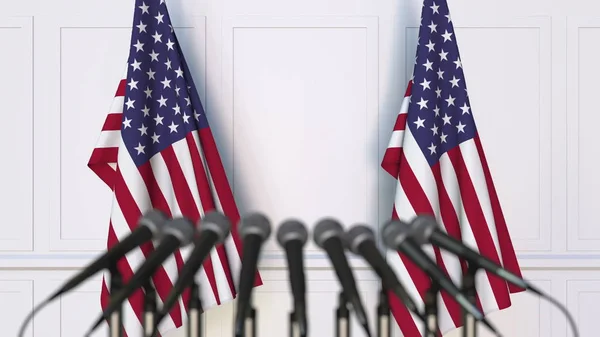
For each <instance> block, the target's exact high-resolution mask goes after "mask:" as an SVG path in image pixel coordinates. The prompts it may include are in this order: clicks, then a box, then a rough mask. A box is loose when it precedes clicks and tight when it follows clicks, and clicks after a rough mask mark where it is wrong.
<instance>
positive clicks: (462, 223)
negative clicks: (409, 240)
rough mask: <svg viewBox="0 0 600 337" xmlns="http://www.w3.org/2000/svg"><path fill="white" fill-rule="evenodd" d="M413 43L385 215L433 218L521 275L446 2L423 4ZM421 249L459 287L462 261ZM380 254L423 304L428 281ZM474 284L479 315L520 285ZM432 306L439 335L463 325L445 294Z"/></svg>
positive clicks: (407, 320) (484, 278)
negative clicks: (391, 198) (390, 196)
mask: <svg viewBox="0 0 600 337" xmlns="http://www.w3.org/2000/svg"><path fill="white" fill-rule="evenodd" d="M418 41H419V42H418V46H417V55H416V64H415V67H414V72H413V78H412V80H411V81H410V82H409V83H408V88H407V90H406V94H405V97H404V101H403V103H402V107H401V109H400V113H399V114H398V117H397V118H396V124H395V125H394V131H393V133H392V137H391V140H390V142H389V145H388V148H387V150H386V152H385V155H384V158H383V162H382V167H383V168H384V169H385V170H386V171H387V172H388V173H389V174H390V175H392V176H393V177H394V178H396V181H397V183H396V195H395V200H394V208H393V212H392V217H393V218H395V219H398V218H399V219H402V220H408V221H409V220H411V219H412V218H413V217H414V216H415V215H416V214H430V215H434V216H435V217H436V218H437V220H438V222H439V223H440V224H441V226H442V228H443V229H444V230H445V231H446V232H447V233H448V234H450V235H452V236H454V237H456V238H460V239H462V240H463V242H464V243H465V244H467V245H469V246H471V247H473V248H476V249H477V251H479V253H481V254H483V255H485V256H487V257H488V258H490V259H492V260H494V261H495V262H498V263H501V264H502V265H503V266H504V267H505V268H507V269H508V270H510V271H512V272H514V273H515V274H517V275H520V269H519V265H518V263H517V259H516V256H515V252H514V249H513V245H512V242H511V239H510V236H509V233H508V230H507V226H506V222H505V221H504V216H503V214H502V210H501V207H500V203H499V201H498V196H497V194H496V190H495V188H494V184H493V181H492V176H491V174H490V170H489V167H488V164H487V161H486V159H485V155H484V152H483V147H482V145H481V140H480V137H479V134H478V132H477V129H476V127H475V121H474V119H473V114H472V111H471V103H470V102H469V97H468V94H467V88H466V85H465V77H464V73H463V68H462V63H461V59H460V55H459V52H458V45H457V42H456V34H455V30H454V28H453V25H452V20H451V17H450V12H449V10H448V5H447V3H446V1H444V0H435V1H432V0H425V1H424V3H423V10H422V16H421V26H420V28H419V38H418ZM426 249H427V252H428V253H429V254H430V255H431V256H432V258H434V259H435V261H436V262H437V264H438V265H439V266H440V267H441V268H442V269H443V270H444V271H446V272H447V274H448V275H449V276H450V277H451V279H452V280H453V281H454V282H455V283H456V284H460V283H461V278H462V273H463V271H464V270H465V263H464V261H459V259H457V258H456V257H455V256H453V255H451V254H448V253H446V252H444V251H440V250H439V249H437V248H433V247H431V246H429V247H427V248H426ZM387 258H388V261H389V262H390V264H391V265H392V266H393V267H394V268H395V270H396V272H397V273H398V275H399V276H401V279H402V281H403V282H404V283H405V285H406V287H407V290H408V291H409V292H410V293H411V295H412V296H413V297H414V298H415V299H421V301H420V305H421V308H423V307H422V305H423V302H422V298H423V297H422V296H423V294H424V293H425V292H426V290H427V289H428V287H429V284H430V281H429V278H428V277H427V276H426V275H425V274H424V273H423V272H422V271H420V270H419V269H418V268H417V267H416V266H415V265H414V264H413V263H411V262H410V261H409V260H408V259H406V257H404V256H402V255H400V254H398V253H396V252H392V253H389V254H388V257H387ZM476 282H477V295H478V296H477V297H478V298H477V299H478V305H479V307H480V308H482V309H483V311H484V312H485V313H489V312H492V311H495V310H499V309H504V308H507V307H508V306H510V297H509V294H510V293H514V292H517V291H520V290H521V289H518V288H514V287H512V286H509V285H507V283H506V282H504V281H502V280H501V279H499V278H497V277H495V276H492V275H490V274H487V273H484V272H480V273H478V275H477V278H476ZM390 301H391V302H392V311H393V314H394V317H395V319H396V321H397V323H398V324H399V326H400V329H401V331H402V333H403V335H404V336H407V337H414V336H421V333H422V331H423V327H422V326H421V325H420V324H417V321H416V320H415V319H414V317H412V316H411V314H410V313H409V312H408V311H407V310H406V308H405V307H404V306H403V305H402V304H400V303H399V302H398V301H397V300H396V299H395V298H393V297H391V298H390ZM438 305H439V316H438V317H439V328H440V331H441V332H442V333H445V332H447V331H449V330H452V329H454V328H456V327H459V326H461V325H462V319H461V310H460V307H459V306H458V304H457V303H456V302H455V301H453V300H452V299H451V298H450V297H449V296H448V294H446V293H442V294H441V296H440V297H439V298H438Z"/></svg>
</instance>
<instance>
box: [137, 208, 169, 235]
mask: <svg viewBox="0 0 600 337" xmlns="http://www.w3.org/2000/svg"><path fill="white" fill-rule="evenodd" d="M167 220H168V218H167V216H166V215H165V214H164V213H163V212H161V211H159V210H157V209H151V210H149V211H147V212H146V213H144V214H143V215H142V217H141V218H140V220H139V221H138V226H145V227H148V229H150V231H151V232H152V236H153V237H159V236H160V235H162V232H163V230H164V228H165V224H166V223H167Z"/></svg>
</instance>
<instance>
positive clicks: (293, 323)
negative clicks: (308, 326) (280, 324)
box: [290, 311, 300, 337]
mask: <svg viewBox="0 0 600 337" xmlns="http://www.w3.org/2000/svg"><path fill="white" fill-rule="evenodd" d="M290 337H300V329H298V320H297V319H296V312H295V311H292V312H290Z"/></svg>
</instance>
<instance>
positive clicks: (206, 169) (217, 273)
mask: <svg viewBox="0 0 600 337" xmlns="http://www.w3.org/2000/svg"><path fill="white" fill-rule="evenodd" d="M133 21H134V22H133V32H132V36H131V45H130V51H129V58H128V66H127V71H126V74H125V76H124V78H123V79H122V80H121V81H120V83H119V85H118V88H117V92H116V95H115V98H114V100H113V103H112V106H111V108H110V111H109V113H108V115H107V116H106V120H105V122H104V126H103V127H102V132H101V134H100V139H99V140H98V142H97V145H96V147H95V148H94V150H93V152H92V155H91V158H90V160H89V164H88V166H89V167H90V168H91V169H92V170H93V171H94V172H95V173H96V174H97V175H98V177H100V178H101V179H102V180H103V181H104V182H105V183H106V184H107V185H108V187H110V188H111V189H112V191H113V200H112V202H113V206H112V211H111V214H110V224H109V229H108V242H107V245H108V248H110V247H111V246H113V245H114V244H116V243H117V242H118V241H119V238H122V237H124V236H126V235H128V234H129V233H130V232H131V230H132V229H133V228H134V227H135V226H136V223H137V221H138V219H139V218H140V215H141V214H142V213H143V212H145V211H146V210H148V209H151V208H158V209H160V210H162V211H163V212H165V213H166V214H168V215H169V216H180V215H183V216H186V217H188V218H189V219H191V220H192V221H194V222H196V221H198V220H199V219H200V218H201V217H202V216H203V215H204V214H205V213H206V212H208V211H210V210H214V209H217V210H219V211H221V212H223V213H224V214H225V215H227V216H228V218H229V219H230V220H231V221H232V223H233V224H234V226H233V228H232V231H231V235H230V236H229V237H228V238H227V240H226V242H225V243H224V244H222V245H220V246H218V247H217V248H216V249H213V251H212V253H211V254H210V258H208V259H207V260H206V262H205V263H204V266H203V268H202V270H201V272H200V273H199V275H198V276H197V281H198V282H199V284H200V289H201V291H202V297H203V307H204V308H205V309H206V308H210V307H211V306H214V305H218V304H220V303H223V302H224V301H227V300H231V299H233V298H234V297H235V296H236V289H235V285H234V279H233V275H237V274H238V273H239V269H240V264H241V262H240V253H241V244H240V242H239V240H238V233H237V228H236V226H235V225H236V224H237V222H238V220H239V214H238V210H237V207H236V204H235V202H234V198H233V195H232V192H231V189H230V187H229V183H228V181H227V177H226V175H225V170H224V169H223V165H222V163H221V159H220V156H219V153H218V151H217V146H216V144H215V141H214V139H213V135H212V133H211V130H210V128H209V125H208V120H207V118H206V114H205V111H204V109H203V107H202V103H201V102H200V98H199V96H198V94H197V91H196V87H195V86H194V82H193V80H192V76H191V73H190V71H189V68H188V66H187V64H186V61H185V58H184V56H183V53H182V50H181V48H180V45H179V43H178V41H177V37H176V34H175V32H174V29H173V26H172V24H171V20H170V18H169V13H168V11H167V7H166V4H165V3H164V0H145V1H141V0H136V3H135V14H134V20H133ZM153 248H154V247H153V246H152V244H151V243H148V244H146V245H144V246H142V247H140V249H137V250H135V251H133V252H131V253H130V254H128V255H127V257H126V258H125V259H121V260H120V262H119V264H118V268H119V270H120V272H121V273H122V274H123V276H124V281H125V282H127V280H128V279H129V278H130V277H131V276H132V275H133V273H134V272H135V270H136V269H137V268H138V266H139V265H140V264H141V263H142V262H143V261H144V259H145V258H146V257H147V256H148V254H149V253H150V252H151V251H152V250H153ZM189 251H190V248H186V249H182V250H181V251H178V252H176V253H175V254H174V255H173V256H172V257H171V258H170V259H169V260H168V261H167V262H166V263H165V264H164V265H163V267H162V268H160V269H159V270H158V272H157V273H156V274H155V275H154V276H153V282H154V286H155V288H156V290H157V293H158V295H159V296H158V297H159V299H160V300H164V298H165V297H166V296H167V294H168V293H169V291H170V288H171V287H172V284H173V282H174V281H175V280H176V278H177V275H178V271H179V269H180V268H181V266H182V265H183V263H184V261H185V260H186V258H187V255H186V254H189ZM236 277H237V276H236ZM107 284H108V279H106V278H105V279H104V280H103V284H102V295H101V303H102V307H103V308H104V306H105V305H107V304H108V299H109V292H108V288H107ZM256 284H257V285H258V284H261V281H260V276H257V283H256ZM183 297H184V298H183V301H182V302H181V303H180V305H176V306H175V307H174V308H173V310H172V311H171V312H170V317H168V318H165V322H164V323H162V324H161V326H160V329H159V330H160V332H161V333H164V332H165V331H167V330H169V329H171V328H174V327H179V326H181V325H182V322H183V320H184V319H185V315H186V306H187V301H186V298H187V293H186V294H184V296H183ZM142 303H143V294H142V291H141V290H138V291H137V292H136V293H134V294H133V295H132V296H131V297H130V298H129V301H128V303H126V304H125V305H124V314H125V333H126V334H127V335H128V336H140V335H141V334H142V333H141V331H142V330H141V327H142V326H141V323H140V322H141V321H142V317H141V314H142V309H143V308H142Z"/></svg>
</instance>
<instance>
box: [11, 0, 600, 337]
mask: <svg viewBox="0 0 600 337" xmlns="http://www.w3.org/2000/svg"><path fill="white" fill-rule="evenodd" d="M449 2H450V9H451V13H452V18H453V22H454V24H455V27H456V35H457V39H458V43H459V46H460V52H461V57H462V62H463V65H464V69H465V76H466V81H467V82H468V86H469V94H470V99H471V103H472V108H473V111H474V115H475V119H476V121H477V124H478V128H479V131H480V134H481V137H482V141H483V145H484V148H485V149H486V153H487V157H488V160H489V164H490V167H491V170H492V174H493V176H494V179H495V182H496V186H497V189H498V193H499V196H500V200H501V202H502V205H503V209H504V213H505V216H506V218H507V223H508V225H509V227H510V230H511V233H512V237H513V240H514V244H515V247H516V249H517V251H518V256H519V259H520V263H521V265H522V267H523V270H524V273H525V275H526V276H527V277H528V278H529V279H531V280H532V281H534V282H535V283H536V284H538V285H539V286H540V287H541V288H543V289H545V290H547V291H548V292H549V293H551V294H552V295H554V296H555V297H556V298H558V299H559V300H560V301H561V302H563V303H565V304H566V305H567V306H568V307H569V309H570V310H571V311H572V312H573V314H574V316H575V318H576V319H577V321H578V323H579V325H580V329H581V335H582V336H585V337H588V336H590V337H591V336H596V335H597V333H596V331H597V328H596V317H595V315H594V314H593V313H594V312H596V310H595V307H596V305H597V303H598V300H599V299H600V297H598V296H600V295H599V294H600V229H598V228H600V222H599V221H598V219H597V218H598V217H597V216H596V214H595V212H596V210H597V209H598V207H597V205H596V203H597V202H598V198H597V196H596V195H597V192H596V191H597V190H598V188H600V178H598V177H596V176H597V171H598V170H597V168H596V164H597V163H598V161H597V160H596V159H594V158H595V155H596V154H598V150H597V146H596V143H597V140H596V138H597V137H596V133H597V123H598V122H600V117H598V116H600V115H599V114H598V113H597V107H596V106H597V104H598V102H597V96H598V94H597V93H598V91H599V90H600V85H599V84H598V81H597V78H598V76H600V70H598V69H599V68H598V67H597V66H596V59H597V55H598V51H599V49H598V45H599V42H600V16H598V17H595V16H594V15H595V14H594V13H597V12H598V11H599V10H600V4H598V3H597V2H595V1H590V0H574V1H568V2H567V1H542V0H526V1H523V0H519V1H517V0H509V1H474V0H449ZM168 5H169V10H170V13H171V17H172V20H173V22H174V25H175V29H176V31H177V34H178V37H179V40H180V41H181V43H182V45H183V49H184V52H185V54H186V57H187V59H188V60H189V62H190V64H191V69H192V71H193V76H194V79H195V81H196V83H197V85H198V88H199V90H200V95H201V97H202V100H203V103H204V106H205V107H206V110H207V113H208V116H209V119H210V122H211V127H212V130H213V133H214V134H215V137H216V140H217V143H218V146H219V149H220V152H221V156H222V158H223V161H224V165H225V167H226V170H227V173H228V176H229V180H230V183H231V184H232V186H233V189H234V194H235V196H236V199H237V202H238V206H239V208H240V210H241V211H242V212H248V211H251V210H260V211H264V212H266V213H267V214H268V215H269V216H270V217H271V220H272V221H273V222H274V223H276V224H277V223H279V222H281V221H282V220H283V219H284V218H286V217H290V216H294V217H298V218H300V219H302V220H304V221H305V222H306V223H308V224H309V225H311V226H312V225H313V224H314V223H315V221H316V220H317V219H318V218H319V217H321V216H324V215H328V216H335V217H337V218H339V219H340V220H342V221H343V222H344V223H345V224H346V225H347V226H349V225H351V224H353V223H356V222H365V223H368V224H371V225H372V226H373V227H374V228H375V229H376V230H377V229H378V224H380V223H382V222H383V221H384V220H386V219H387V218H388V217H389V216H390V213H391V206H392V200H393V193H394V191H393V189H394V186H395V185H394V181H393V179H392V178H391V177H389V176H388V175H387V174H386V173H384V172H383V171H382V170H381V169H380V167H379V162H380V161H381V158H382V156H383V152H384V150H385V147H386V145H387V143H388V139H389V137H390V133H391V130H392V126H393V122H394V119H395V116H396V114H397V112H398V110H399V108H400V103H401V101H402V98H403V95H404V90H405V87H406V83H407V81H408V79H409V78H410V75H411V72H412V65H413V59H414V54H415V49H416V36H417V30H418V26H419V17H420V2H419V1H417V0H403V1H400V0H393V1H392V0H379V1H372V0H356V1H347V0H327V1H323V0H304V1H298V0H286V1H281V0H251V1H248V0H244V1H242V0H220V1H216V0H199V1H191V0H170V1H168ZM0 8H2V12H1V13H0V46H2V47H1V50H2V52H1V53H0V79H1V80H0V102H2V104H1V105H0V106H1V107H2V109H3V111H2V112H1V113H0V116H1V119H0V120H1V122H2V125H3V127H2V129H1V130H2V131H1V132H0V141H1V142H2V144H4V145H5V146H4V147H3V151H4V152H3V155H2V162H1V163H2V165H1V166H2V174H0V188H1V189H2V193H0V201H1V202H0V211H1V212H2V214H5V218H4V220H3V221H2V222H1V223H0V321H1V322H2V329H3V330H4V332H3V333H4V335H6V336H12V335H14V334H15V333H16V330H17V328H18V325H19V322H20V320H21V319H22V318H23V317H24V316H25V315H26V314H27V312H28V311H29V310H31V308H32V306H33V305H34V304H35V303H38V302H39V301H41V300H42V299H43V298H44V297H45V296H46V295H48V294H49V293H50V292H51V291H52V290H53V289H55V288H56V287H57V286H58V285H59V284H60V283H61V282H63V281H64V280H65V279H66V278H67V277H69V276H70V275H72V274H73V273H74V272H75V271H76V270H77V269H78V268H80V267H82V266H84V265H85V264H86V263H87V262H89V261H90V259H91V258H93V257H94V256H95V255H96V254H97V253H98V252H99V251H100V250H102V249H103V248H104V247H105V246H106V243H105V236H106V232H107V225H108V219H109V212H110V209H111V196H110V191H109V190H108V189H107V188H106V187H105V185H103V183H102V182H101V181H100V180H99V179H98V178H97V177H96V176H95V175H94V174H93V173H92V172H91V171H90V170H89V169H88V168H87V166H86V165H87V161H88V158H89V155H90V153H91V150H92V148H93V146H94V145H95V143H96V140H97V137H98V135H99V131H100V128H101V126H102V123H103V120H104V117H105V114H106V113H107V111H108V108H109V107H110V104H111V101H112V97H113V95H114V92H115V90H116V87H117V84H118V81H119V79H120V78H121V76H122V75H123V72H124V71H125V69H126V58H127V53H128V50H129V48H128V46H129V42H130V41H129V39H130V33H131V26H132V10H133V1H132V0H127V1H117V0H107V1H94V2H89V1H74V0H55V1H42V0H19V1H9V0H3V1H2V3H0ZM306 258H307V260H306V264H307V266H308V268H309V272H308V277H309V280H310V282H309V285H308V287H309V305H310V310H311V313H310V315H311V327H312V329H314V330H312V331H313V335H314V334H315V331H317V329H318V330H320V331H332V327H333V326H332V324H333V323H332V318H333V307H334V306H335V297H336V293H337V291H338V283H337V281H336V279H335V278H334V274H333V273H332V271H331V268H330V265H329V263H328V261H327V260H326V259H325V257H324V255H323V254H322V252H320V251H319V250H318V249H317V248H316V247H315V246H314V245H312V244H310V245H308V246H307V251H306ZM351 262H352V265H353V266H354V267H355V270H356V274H357V278H358V279H359V287H360V289H361V291H362V292H363V294H364V298H365V302H366V304H367V305H368V306H369V307H370V308H374V306H375V304H376V300H377V296H376V295H377V291H378V282H377V279H376V278H375V277H374V275H373V274H372V273H371V272H370V271H369V270H368V268H366V265H365V264H364V263H363V262H361V261H360V260H358V259H355V258H353V259H352V261H351ZM261 266H262V268H261V270H262V272H263V279H264V280H265V285H264V286H262V287H260V288H258V289H257V290H256V291H257V293H256V297H255V301H256V304H257V306H258V308H259V310H260V311H259V315H260V316H259V317H260V323H259V330H260V331H261V336H264V337H271V336H273V337H274V336H281V335H282V334H285V333H286V331H287V330H286V329H287V328H286V325H285V322H286V319H287V316H286V314H285V313H286V312H288V310H289V308H290V295H289V292H288V285H287V272H286V270H285V260H284V256H283V255H282V253H281V251H280V250H279V248H278V247H277V245H276V244H275V243H274V242H269V243H268V244H267V246H266V247H265V252H264V254H263V258H262V261H261ZM99 280H100V279H94V280H91V281H90V282H88V283H87V284H86V285H84V286H82V287H80V288H78V289H77V290H76V291H75V292H73V293H71V294H69V295H67V296H64V297H63V298H61V299H60V301H57V302H56V303H54V304H53V305H52V306H50V307H48V308H47V309H46V310H45V311H43V312H42V313H40V315H39V316H37V317H36V319H35V320H34V322H33V324H32V327H31V328H30V329H29V330H28V336H57V337H58V336H61V337H71V336H80V335H81V334H82V332H83V331H84V330H85V329H86V328H87V327H88V326H89V324H91V323H92V321H93V320H94V319H95V317H96V315H97V314H98V313H99V293H100V285H99ZM234 305H235V303H233V302H232V303H228V304H225V305H222V306H221V307H219V308H215V309H213V310H211V311H209V312H208V313H207V315H206V324H205V329H206V333H207V334H206V336H209V337H220V336H231V335H232V330H231V322H232V315H233V309H234ZM372 312H374V311H373V310H372ZM491 317H492V319H493V320H494V321H495V322H496V324H497V325H498V326H499V327H500V328H501V330H502V331H503V332H504V335H506V336H515V337H534V336H540V337H542V336H543V337H546V336H552V337H562V336H570V334H569V333H568V332H567V325H566V321H565V319H564V318H563V316H562V315H561V314H560V312H558V311H557V310H556V309H554V308H552V307H551V306H549V305H548V304H547V303H546V302H543V301H542V302H540V301H538V299H537V298H536V297H534V296H532V295H530V294H519V295H517V296H515V297H514V302H513V306H512V307H511V308H510V309H507V310H505V311H502V312H498V313H494V314H492V315H491ZM105 334H106V331H100V332H98V334H97V335H96V336H103V335H105ZM178 334H181V332H177V331H175V332H173V334H172V335H171V336H177V335H178ZM325 334H327V333H325ZM353 335H354V336H361V335H362V332H361V331H360V330H359V329H358V328H356V329H355V333H354V334H353ZM396 335H397V336H400V334H399V332H398V331H396ZM450 335H451V336H458V333H457V332H453V333H451V334H450ZM482 335H483V336H488V335H485V332H484V331H483V329H482Z"/></svg>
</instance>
